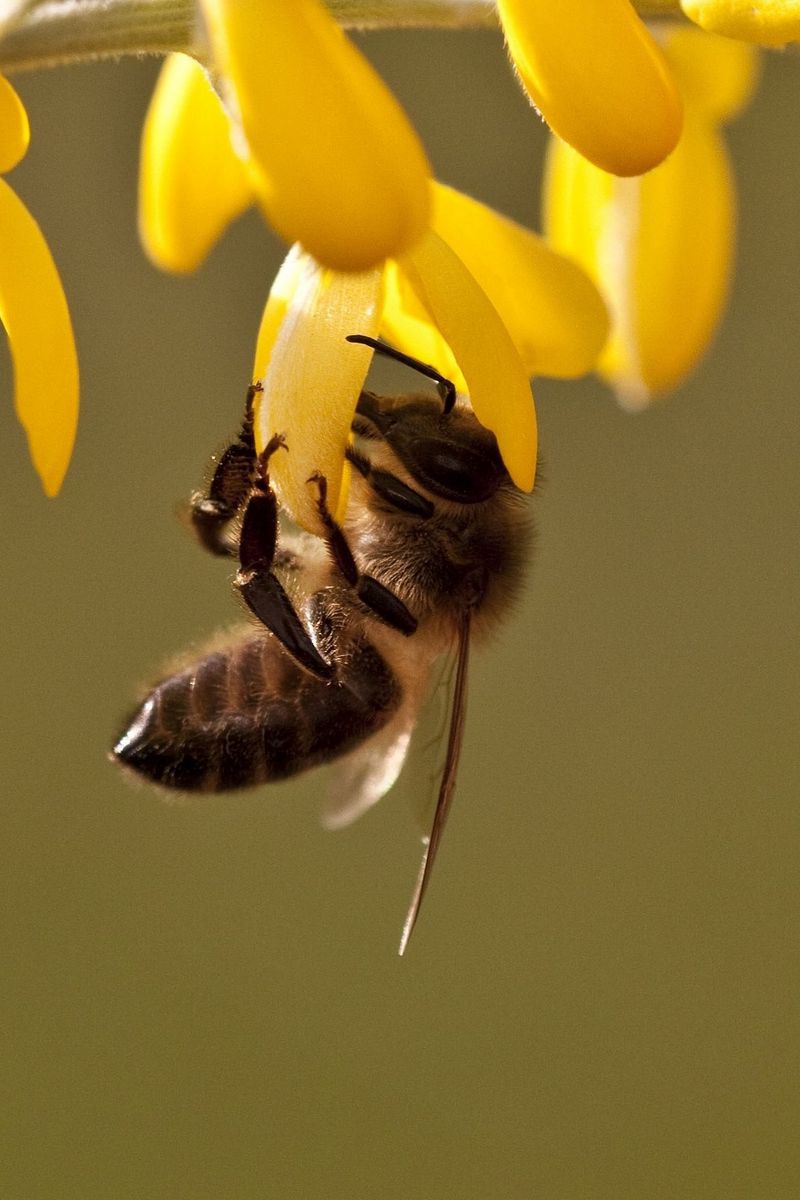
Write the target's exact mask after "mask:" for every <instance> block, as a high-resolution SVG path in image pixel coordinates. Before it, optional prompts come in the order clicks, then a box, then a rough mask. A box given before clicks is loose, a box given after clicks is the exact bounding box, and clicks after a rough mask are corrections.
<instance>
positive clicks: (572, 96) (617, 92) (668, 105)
mask: <svg viewBox="0 0 800 1200" xmlns="http://www.w3.org/2000/svg"><path fill="white" fill-rule="evenodd" d="M498 9H499V12H500V18H501V20H502V22H503V28H504V30H505V34H506V38H507V40H508V47H509V50H510V52H511V56H512V58H513V60H514V62H515V64H516V66H517V69H518V71H519V73H520V75H521V77H522V82H523V83H524V85H525V88H526V90H527V92H528V95H529V96H530V98H531V100H532V102H533V103H534V104H535V105H536V107H537V108H538V109H539V110H540V112H541V114H542V116H543V117H544V119H545V120H546V121H547V123H548V125H549V126H550V128H551V129H552V130H553V132H554V133H556V134H558V136H559V137H560V138H563V139H564V141H566V142H569V143H570V145H571V146H574V147H575V149H576V150H579V151H580V153H581V154H583V155H584V156H585V157H586V158H588V159H589V160H590V161H591V162H593V163H596V164H597V166H599V167H603V168H604V169H605V170H606V171H610V172H612V173H613V174H615V175H640V174H641V173H642V172H644V171H649V170H650V169H651V168H652V167H654V166H656V164H657V163H660V162H662V161H663V159H664V158H666V156H667V155H668V154H669V153H670V151H671V150H672V149H673V148H674V147H675V144H676V143H677V141H678V138H679V136H680V131H681V102H680V96H679V94H678V91H677V89H676V88H675V85H674V83H673V82H672V79H671V77H670V73H669V68H668V67H667V64H666V62H665V60H664V56H663V55H662V53H661V51H660V50H659V48H658V46H657V45H656V43H655V41H654V40H653V38H652V37H651V36H650V34H649V32H648V31H647V28H646V27H645V25H644V23H643V22H642V21H641V20H640V19H639V18H638V16H637V15H636V12H635V11H634V9H633V7H632V5H631V3H630V0H558V3H554V2H553V0H498Z"/></svg>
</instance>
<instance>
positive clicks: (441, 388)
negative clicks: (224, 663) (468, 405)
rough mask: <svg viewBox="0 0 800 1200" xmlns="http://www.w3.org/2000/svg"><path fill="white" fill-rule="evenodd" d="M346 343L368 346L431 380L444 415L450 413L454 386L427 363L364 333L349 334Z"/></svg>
mask: <svg viewBox="0 0 800 1200" xmlns="http://www.w3.org/2000/svg"><path fill="white" fill-rule="evenodd" d="M345 340H346V341H348V342H355V343H357V344H358V345H360V346H370V347H371V348H372V349H373V350H374V351H375V353H376V354H383V355H384V357H386V358H393V359H394V360H395V362H399V363H402V364H403V366H404V367H411V370H412V371H419V373H420V375H424V376H425V378H426V379H432V380H433V381H434V383H435V384H436V390H437V392H438V393H439V396H440V398H441V401H442V406H443V408H444V411H445V413H449V412H452V410H453V405H454V404H455V402H456V385H455V384H454V383H453V381H452V380H451V379H446V378H445V376H444V375H442V374H441V373H440V372H439V371H437V370H436V367H431V366H429V365H428V363H424V362H420V360H419V359H418V358H412V357H411V355H410V354H403V352H402V350H395V348H394V346H389V345H387V343H386V342H381V341H378V339H377V338H373V337H367V335H366V334H365V333H351V334H350V335H349V336H348V337H347V338H346V339H345Z"/></svg>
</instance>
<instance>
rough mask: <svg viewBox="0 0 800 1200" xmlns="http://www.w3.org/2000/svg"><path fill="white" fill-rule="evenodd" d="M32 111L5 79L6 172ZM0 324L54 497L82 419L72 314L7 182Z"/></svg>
mask: <svg viewBox="0 0 800 1200" xmlns="http://www.w3.org/2000/svg"><path fill="white" fill-rule="evenodd" d="M28 140H29V130H28V118H27V115H26V113H25V109H24V108H23V106H22V103H21V101H20V99H19V97H18V96H17V94H16V92H15V91H14V89H13V88H12V87H11V85H10V84H9V83H8V82H7V80H6V79H4V78H3V77H2V76H0V171H2V172H5V171H10V170H11V169H12V168H13V167H15V166H16V165H17V163H18V162H19V161H20V159H21V158H22V157H23V156H24V154H25V151H26V150H27V148H28ZM0 321H2V323H3V325H4V326H5V329H6V333H7V334H8V339H9V345H10V348H11V360H12V362H13V365H14V405H15V408H16V413H17V416H18V418H19V420H20V422H21V423H22V426H23V428H24V429H25V432H26V434H27V436H28V447H29V450H30V455H31V459H32V460H33V465H34V466H35V468H36V470H37V472H38V473H39V477H40V479H41V481H42V487H43V488H44V490H45V492H46V494H47V495H48V496H55V495H56V493H57V492H58V490H59V488H60V487H61V484H62V482H63V479H64V475H65V473H66V470H67V466H68V465H69V460H70V455H71V453H72V446H73V443H74V441H75V429H76V425H77V421H78V359H77V355H76V353H75V341H74V338H73V334H72V324H71V322H70V318H69V310H68V308H67V302H66V299H65V297H64V291H63V289H62V287H61V280H60V279H59V277H58V271H57V269H56V266H55V264H54V262H53V259H52V257H51V254H50V251H49V250H48V248H47V243H46V241H45V240H44V237H43V235H42V231H41V230H40V228H39V226H38V225H37V224H36V221H35V220H34V219H33V217H32V216H31V214H30V213H29V212H28V210H27V208H26V207H25V205H24V204H23V203H22V201H21V200H20V199H19V198H18V196H17V195H16V194H15V193H14V192H13V191H12V189H11V188H10V187H9V186H8V184H7V183H6V182H5V180H3V179H0Z"/></svg>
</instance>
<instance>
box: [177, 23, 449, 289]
mask: <svg viewBox="0 0 800 1200" xmlns="http://www.w3.org/2000/svg"><path fill="white" fill-rule="evenodd" d="M201 9H202V11H203V13H204V15H205V18H206V22H207V24H208V28H209V33H210V37H211V43H212V48H213V52H214V56H215V59H216V62H217V65H218V67H219V69H220V71H221V72H222V73H223V74H224V76H225V77H226V78H227V81H228V83H229V84H230V85H231V89H232V93H231V103H232V107H233V106H234V105H235V106H238V111H239V117H240V120H241V126H242V130H243V132H244V136H245V138H246V141H247V144H248V146H249V149H250V153H251V156H252V160H253V162H252V167H253V171H254V178H255V180H256V182H257V186H258V189H259V195H260V200H261V204H262V206H263V208H264V210H265V213H266V215H267V217H268V219H269V220H270V221H271V222H272V223H273V224H274V225H275V227H276V229H277V230H278V232H279V233H281V234H282V236H283V237H285V238H286V240H287V241H290V242H294V241H299V242H301V243H302V245H303V247H304V249H306V250H307V251H308V252H309V253H310V254H313V255H314V257H315V258H316V259H317V261H318V262H320V263H322V264H324V265H326V266H329V267H333V268H336V269H339V270H353V271H360V270H365V269H367V268H370V267H373V266H375V265H377V264H378V263H379V262H381V261H382V260H383V259H385V258H387V257H389V256H391V255H393V254H396V253H398V252H399V251H402V250H404V249H405V248H406V247H407V246H409V245H411V243H412V242H414V240H415V239H416V238H417V237H418V236H419V235H420V234H421V232H422V231H423V230H424V228H425V226H426V224H427V221H428V214H429V210H430V186H429V169H428V163H427V160H426V158H425V154H424V151H423V150H422V147H421V146H420V144H419V141H418V139H417V137H416V134H415V133H414V131H413V129H412V128H411V126H410V124H409V123H408V120H407V118H406V117H405V115H404V113H403V112H402V110H401V108H400V106H399V105H398V104H397V102H396V100H395V99H394V97H393V96H392V95H391V93H390V92H389V91H388V90H387V88H386V87H385V86H384V84H383V83H382V82H381V80H380V79H379V77H378V76H377V75H376V74H375V72H374V71H373V70H372V68H371V67H370V66H369V64H368V63H367V61H366V60H365V59H364V57H363V56H362V55H361V54H360V53H359V52H358V51H357V50H356V48H355V47H354V46H353V45H352V44H351V43H350V42H349V41H348V40H347V38H346V37H345V36H344V34H343V33H342V31H341V30H340V29H339V27H338V25H337V24H336V22H335V21H334V20H333V18H332V17H331V16H330V14H329V13H328V12H327V11H326V9H325V8H324V6H323V5H322V4H320V3H319V0H291V3H287V2H286V0H237V2H236V3H235V4H231V3H227V2H226V0H202V2H201Z"/></svg>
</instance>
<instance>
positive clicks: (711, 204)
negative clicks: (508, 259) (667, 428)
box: [545, 110, 734, 408]
mask: <svg viewBox="0 0 800 1200" xmlns="http://www.w3.org/2000/svg"><path fill="white" fill-rule="evenodd" d="M545 217H546V223H547V228H548V231H549V234H550V236H551V238H552V240H553V243H554V245H556V246H558V247H559V248H560V249H561V250H563V252H564V253H565V254H573V255H575V257H576V258H577V259H578V260H579V261H580V262H581V263H582V264H583V266H584V267H585V268H586V270H587V271H588V272H589V274H590V275H592V276H593V278H594V279H595V281H596V282H597V285H598V287H599V288H600V290H601V292H603V293H604V294H605V296H606V300H607V302H608V306H609V310H610V312H611V314H612V321H613V328H612V335H611V337H610V339H609V342H608V345H607V347H606V350H605V352H604V354H603V356H602V358H601V361H600V371H601V373H602V374H603V375H604V376H605V377H606V378H607V379H609V380H610V381H611V382H612V383H613V384H614V386H615V387H616V388H617V390H618V394H619V396H620V400H621V401H622V402H623V403H624V404H625V405H626V406H627V407H630V408H640V407H643V406H644V405H645V404H646V403H647V402H648V399H649V398H650V396H651V395H652V394H653V393H657V392H663V391H666V390H669V389H670V388H673V387H675V385H676V384H677V383H678V382H680V380H681V379H682V378H683V377H684V376H685V375H686V374H687V373H688V372H689V371H691V370H692V368H693V367H694V366H695V364H696V363H697V361H698V359H699V358H700V357H701V355H702V354H703V352H704V351H705V349H706V348H707V346H708V344H709V342H710V340H711V338H712V336H713V333H714V331H715V329H716V326H717V324H718V322H719V320H720V317H721V314H722V310H723V307H724V303H725V298H726V295H727V290H728V283H729V278H730V272H731V263H732V258H733V244H734V191H733V180H732V176H731V171H730V166H729V163H728V158H727V154H726V151H725V146H724V144H723V142H722V139H721V137H720V136H719V134H718V133H717V132H716V131H715V130H714V129H713V128H712V126H711V125H710V124H709V123H708V122H707V121H705V120H702V119H700V118H698V117H696V116H695V115H694V114H692V113H690V112H689V111H688V110H687V119H686V123H685V127H684V134H683V137H682V138H681V141H680V144H679V146H678V148H677V150H676V151H675V152H674V154H672V155H671V156H670V158H668V159H667V161H666V162H665V163H662V165H661V166H660V167H658V168H656V170H655V171H652V172H651V173H650V174H648V175H645V176H643V177H642V178H641V179H629V180H627V179H626V180H620V179H615V178H614V177H612V176H610V175H608V174H606V173H605V172H602V171H599V170H598V169H597V168H596V167H593V166H592V165H591V163H587V162H586V161H585V160H584V159H582V158H581V157H580V156H579V155H577V154H576V153H575V151H573V150H571V149H570V148H569V147H568V146H566V145H564V143H559V142H556V141H555V140H553V143H552V145H551V147H550V151H549V156H548V169H547V178H546V185H545Z"/></svg>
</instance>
